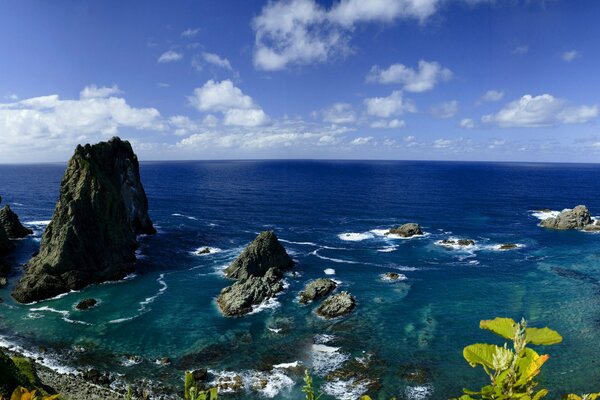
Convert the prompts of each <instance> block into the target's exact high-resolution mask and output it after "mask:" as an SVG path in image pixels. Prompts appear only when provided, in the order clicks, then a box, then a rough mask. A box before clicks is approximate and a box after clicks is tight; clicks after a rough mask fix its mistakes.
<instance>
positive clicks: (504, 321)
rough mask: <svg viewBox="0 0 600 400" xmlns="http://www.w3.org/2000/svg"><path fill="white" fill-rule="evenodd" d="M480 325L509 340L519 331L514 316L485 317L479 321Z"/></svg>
mask: <svg viewBox="0 0 600 400" xmlns="http://www.w3.org/2000/svg"><path fill="white" fill-rule="evenodd" d="M479 327H480V328H481V329H487V330H488V331H491V332H493V333H495V334H496V335H498V336H502V337H503V338H505V339H509V340H513V339H514V338H515V333H516V331H517V323H516V322H515V321H514V320H513V319H512V318H494V319H484V320H482V321H480V322H479Z"/></svg>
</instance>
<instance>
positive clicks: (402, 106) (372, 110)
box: [364, 90, 417, 118]
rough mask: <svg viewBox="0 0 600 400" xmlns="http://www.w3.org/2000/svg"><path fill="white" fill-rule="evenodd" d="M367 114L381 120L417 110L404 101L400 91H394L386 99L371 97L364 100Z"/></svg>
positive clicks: (409, 102)
mask: <svg viewBox="0 0 600 400" xmlns="http://www.w3.org/2000/svg"><path fill="white" fill-rule="evenodd" d="M364 105H365V107H366V108H367V114H369V115H373V116H376V117H381V118H389V117H392V116H398V115H402V114H403V113H404V112H411V113H414V112H416V111H417V108H416V107H415V105H414V104H413V103H412V101H410V100H405V99H404V98H403V96H402V92H401V91H400V90H394V91H393V92H392V94H390V95H389V96H387V97H371V98H367V99H365V100H364Z"/></svg>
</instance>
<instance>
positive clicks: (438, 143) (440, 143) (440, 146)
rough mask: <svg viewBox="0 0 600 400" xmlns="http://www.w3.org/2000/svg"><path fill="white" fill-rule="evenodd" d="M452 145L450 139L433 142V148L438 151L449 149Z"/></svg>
mask: <svg viewBox="0 0 600 400" xmlns="http://www.w3.org/2000/svg"><path fill="white" fill-rule="evenodd" d="M451 144H452V140H450V139H436V140H435V141H434V142H433V147H434V148H436V149H447V148H448V147H450V145H451Z"/></svg>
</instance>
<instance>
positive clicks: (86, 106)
mask: <svg viewBox="0 0 600 400" xmlns="http://www.w3.org/2000/svg"><path fill="white" fill-rule="evenodd" d="M117 93H119V91H118V88H117V87H116V86H113V87H110V88H107V87H100V88H98V87H96V86H95V85H91V86H88V87H86V88H84V89H83V90H82V91H81V94H80V98H79V99H75V100H63V99H61V98H60V97H59V96H58V95H49V96H39V97H34V98H29V99H25V100H21V101H18V102H13V103H4V104H0V132H2V135H0V148H4V149H9V148H12V149H14V148H15V147H19V146H24V147H27V148H31V149H33V150H35V149H46V150H48V149H56V150H58V149H65V148H69V149H72V147H73V146H74V145H75V144H77V143H80V142H82V141H85V140H89V139H102V138H105V137H106V136H109V135H115V134H117V133H119V131H120V129H122V128H133V129H139V130H155V131H162V130H165V129H166V126H165V124H164V123H163V121H162V120H161V117H160V113H159V112H158V110H156V109H154V108H135V107H132V106H130V105H129V104H127V102H126V101H125V99H124V98H121V97H115V96H113V95H115V94H117ZM109 96H110V97H109Z"/></svg>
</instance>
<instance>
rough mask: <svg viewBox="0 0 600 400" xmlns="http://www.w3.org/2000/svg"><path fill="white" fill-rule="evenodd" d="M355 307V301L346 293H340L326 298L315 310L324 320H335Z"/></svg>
mask: <svg viewBox="0 0 600 400" xmlns="http://www.w3.org/2000/svg"><path fill="white" fill-rule="evenodd" d="M354 307H356V299H355V298H354V296H352V295H351V294H350V293H348V292H340V293H338V294H335V295H333V296H330V297H328V298H326V299H325V300H324V301H323V303H321V305H320V306H319V308H317V314H319V315H320V316H322V317H324V318H327V319H329V318H336V317H341V316H342V315H346V314H348V313H350V312H351V311H352V310H354Z"/></svg>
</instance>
